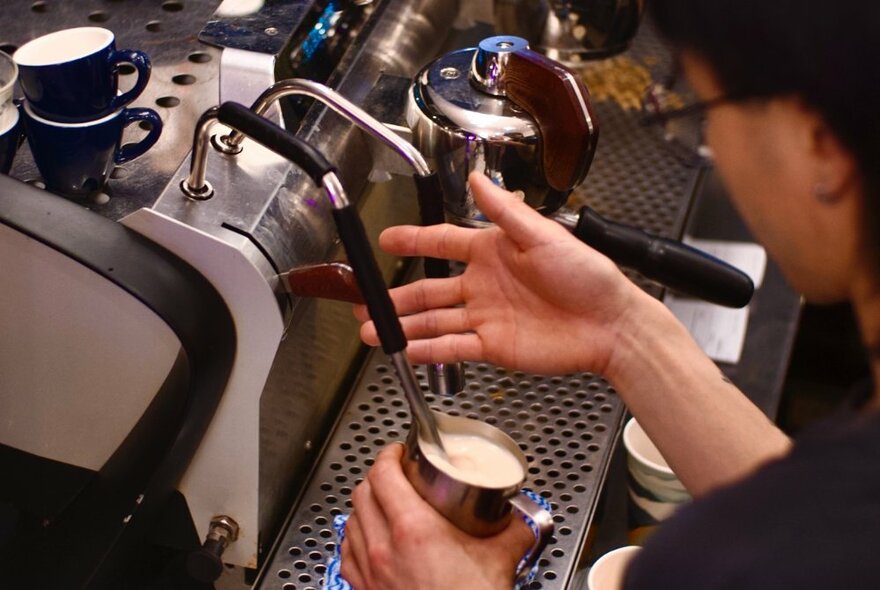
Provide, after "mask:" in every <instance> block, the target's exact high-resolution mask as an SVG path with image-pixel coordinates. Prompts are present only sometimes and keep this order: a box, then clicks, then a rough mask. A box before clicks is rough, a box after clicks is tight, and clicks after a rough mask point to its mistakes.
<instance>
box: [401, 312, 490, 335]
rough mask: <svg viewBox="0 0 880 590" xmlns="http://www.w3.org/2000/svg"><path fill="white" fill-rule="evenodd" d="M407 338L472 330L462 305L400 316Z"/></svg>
mask: <svg viewBox="0 0 880 590" xmlns="http://www.w3.org/2000/svg"><path fill="white" fill-rule="evenodd" d="M400 324H401V326H403V332H404V333H405V334H406V338H407V340H422V339H424V338H435V337H437V336H443V335H444V334H459V333H461V332H468V331H470V330H473V326H471V325H470V322H469V319H468V312H467V310H466V309H465V308H464V307H447V308H444V309H432V310H430V311H423V312H422V313H417V314H414V315H408V316H404V317H402V318H400Z"/></svg>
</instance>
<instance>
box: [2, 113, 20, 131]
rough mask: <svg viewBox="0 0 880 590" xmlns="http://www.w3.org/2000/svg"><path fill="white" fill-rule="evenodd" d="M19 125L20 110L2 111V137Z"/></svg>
mask: <svg viewBox="0 0 880 590" xmlns="http://www.w3.org/2000/svg"><path fill="white" fill-rule="evenodd" d="M16 123H18V109H16V108H11V109H6V110H5V111H3V110H0V135H3V134H5V133H6V132H8V131H9V130H10V129H12V128H13V127H15V124H16Z"/></svg>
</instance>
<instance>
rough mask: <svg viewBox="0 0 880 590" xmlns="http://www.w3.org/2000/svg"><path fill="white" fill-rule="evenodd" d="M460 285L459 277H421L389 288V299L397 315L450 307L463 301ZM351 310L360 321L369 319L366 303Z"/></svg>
mask: <svg viewBox="0 0 880 590" xmlns="http://www.w3.org/2000/svg"><path fill="white" fill-rule="evenodd" d="M461 286H462V282H461V278H460V277H450V278H448V279H422V280H420V281H416V282H414V283H409V284H407V285H403V286H401V287H396V288H394V289H391V299H392V300H393V301H394V309H395V310H396V311H397V314H398V315H406V314H410V313H417V312H420V311H425V310H426V309H435V308H437V307H452V306H454V305H458V304H459V303H464V293H462V291H461ZM353 312H354V317H356V318H357V319H358V320H360V321H361V322H366V321H367V320H369V319H370V312H369V310H368V309H367V306H366V305H356V306H354V309H353Z"/></svg>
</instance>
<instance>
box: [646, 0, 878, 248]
mask: <svg viewBox="0 0 880 590" xmlns="http://www.w3.org/2000/svg"><path fill="white" fill-rule="evenodd" d="M648 6H649V11H650V13H651V15H652V17H653V20H654V23H655V24H656V26H657V28H658V29H659V31H660V33H661V34H662V35H663V36H664V37H666V39H667V40H668V41H669V42H670V43H671V44H672V45H673V47H675V48H676V49H685V50H690V51H693V52H694V53H696V54H698V55H699V56H700V57H702V58H703V59H705V60H706V61H707V63H708V64H709V65H710V66H711V68H712V70H713V71H714V73H715V75H716V77H717V80H718V82H719V84H720V85H721V86H722V89H723V90H724V91H725V93H729V94H734V95H737V96H749V97H756V98H760V97H772V96H784V95H796V96H798V97H800V98H801V99H802V100H803V101H804V102H805V103H806V104H808V105H809V106H811V107H812V108H814V109H816V111H817V112H818V113H819V114H820V115H821V116H822V117H823V118H824V120H825V121H826V123H827V124H828V125H829V127H830V128H831V129H832V131H833V132H834V133H835V135H836V136H837V138H838V139H839V140H840V141H841V142H842V143H843V145H844V146H846V148H847V149H848V150H849V151H850V152H851V153H852V155H853V157H854V158H855V160H856V163H857V165H858V167H859V172H860V173H861V180H862V182H863V185H864V189H865V198H866V206H867V208H868V216H867V217H868V231H869V235H870V236H871V237H872V239H873V243H872V244H871V246H872V247H873V248H874V249H875V252H877V253H878V258H877V259H878V262H880V247H878V244H880V218H878V215H880V40H878V37H880V0H648Z"/></svg>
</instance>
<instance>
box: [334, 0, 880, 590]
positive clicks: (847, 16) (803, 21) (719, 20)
mask: <svg viewBox="0 0 880 590" xmlns="http://www.w3.org/2000/svg"><path fill="white" fill-rule="evenodd" d="M650 8H651V11H652V13H653V18H654V20H655V22H656V24H657V26H658V28H659V30H660V31H661V33H662V34H663V35H665V36H666V38H667V39H668V40H669V42H670V43H671V45H672V46H673V47H674V48H675V50H676V51H677V54H678V56H679V58H680V62H681V64H682V67H683V70H684V72H685V74H686V76H687V78H688V80H689V82H690V83H691V86H692V87H693V88H694V90H695V92H696V93H697V95H698V97H699V99H700V100H701V102H700V104H701V105H702V108H696V109H693V110H696V111H703V112H704V114H705V118H706V137H707V141H708V145H709V147H710V148H711V149H712V151H713V153H714V156H715V162H716V165H717V168H718V172H719V174H720V175H721V176H722V178H723V179H724V180H725V182H726V184H727V187H728V189H729V190H730V193H731V196H732V199H733V200H734V201H735V204H736V205H737V207H738V209H739V210H740V212H741V214H742V216H743V217H744V219H745V220H746V221H747V223H748V224H749V226H750V227H751V229H752V230H753V233H754V234H755V235H756V236H757V238H758V239H759V240H760V241H761V242H762V243H763V244H764V245H765V246H766V248H767V250H768V252H769V253H770V255H771V256H772V257H773V258H774V259H775V260H776V261H777V262H778V264H779V266H780V267H781V268H782V270H783V272H784V273H785V275H786V277H787V278H788V280H789V281H790V283H791V284H792V285H793V286H794V287H795V288H796V289H798V290H800V291H801V292H802V293H803V294H804V295H805V297H806V298H807V299H808V300H810V301H812V302H815V303H832V302H840V301H849V302H851V304H852V306H853V309H854V311H855V314H856V318H857V321H858V323H859V326H860V329H861V333H862V337H863V341H864V344H865V346H866V347H867V349H868V351H869V353H870V358H871V368H872V375H873V377H874V382H875V383H880V381H878V379H877V377H878V371H880V247H878V240H880V227H878V226H880V108H878V106H877V105H880V43H877V42H876V31H877V30H878V27H880V3H877V2H875V1H874V0H838V1H837V2H820V1H819V0H770V1H768V0H737V1H736V2H731V1H729V0H653V1H652V3H651V5H650ZM470 182H471V186H472V188H473V191H474V193H475V197H476V199H477V203H478V204H479V206H480V209H481V210H482V211H483V212H484V213H486V215H488V217H489V218H491V219H492V220H494V221H495V222H496V223H497V226H496V227H493V228H489V229H465V228H459V227H453V226H448V225H443V226H434V227H426V228H417V227H397V228H392V229H389V230H387V231H386V232H384V233H383V235H382V237H381V245H382V247H383V248H384V249H386V250H388V251H389V252H392V253H394V254H398V255H405V256H433V257H439V258H450V259H453V260H460V261H463V262H466V263H467V265H468V266H467V270H466V271H465V272H464V274H463V275H461V276H460V277H455V278H449V279H437V280H424V281H420V282H417V283H415V284H411V285H406V286H403V287H400V288H398V289H395V290H394V293H393V297H394V301H395V304H396V306H397V310H398V312H399V313H400V314H401V315H402V316H403V317H402V322H403V325H404V328H405V330H406V333H407V337H408V338H409V340H410V344H409V354H410V358H411V359H412V360H413V361H414V362H429V361H430V362H452V361H458V360H486V361H490V362H493V363H497V364H500V365H503V366H505V367H508V368H512V369H521V370H526V371H531V372H536V373H550V374H559V373H569V372H575V371H590V372H596V373H601V374H603V375H605V376H606V377H607V378H608V379H609V380H610V381H611V383H612V384H613V385H614V386H615V388H616V389H617V391H618V392H619V394H620V396H621V397H622V398H623V400H624V401H625V402H626V404H627V406H628V408H629V409H630V411H631V412H632V413H633V414H634V415H635V416H636V417H637V418H638V420H639V423H640V424H642V426H643V427H644V429H645V430H646V431H647V433H648V435H649V436H650V437H651V439H652V440H653V441H654V442H655V443H656V444H657V446H658V447H659V448H660V449H661V451H662V452H663V455H664V457H665V458H667V459H668V462H669V464H670V466H671V467H672V468H673V469H674V470H675V472H676V473H677V474H678V475H679V477H680V479H681V480H682V482H683V483H684V484H685V485H686V486H687V488H688V490H689V491H690V492H691V493H692V495H693V496H694V498H695V499H696V501H695V502H693V503H692V504H690V505H688V506H686V507H685V508H683V509H682V510H681V511H679V512H678V513H677V514H676V515H675V516H673V517H672V518H671V519H669V520H668V521H666V522H665V523H664V525H663V526H661V527H660V529H659V530H658V531H657V532H656V533H655V534H654V535H653V536H652V537H651V538H650V540H649V541H648V542H647V544H646V546H645V548H644V550H643V551H642V552H641V553H640V554H639V556H637V557H636V559H635V560H634V561H633V562H632V564H631V566H630V567H629V571H628V573H627V576H626V581H625V587H626V588H632V589H636V588H658V587H661V588H666V587H669V588H678V589H684V588H734V587H735V588H880V564H878V560H877V558H876V555H875V553H876V551H875V547H876V538H877V534H878V531H880V468H878V465H880V411H878V406H880V392H878V390H877V388H876V386H874V385H871V386H870V388H869V391H868V395H867V396H866V399H867V401H865V402H864V403H863V405H862V406H861V407H860V408H859V409H858V411H848V412H845V413H841V414H840V415H836V416H834V417H832V418H830V419H829V420H827V421H825V422H823V423H821V424H819V425H817V426H815V427H814V428H813V429H812V430H810V431H808V432H806V433H805V434H804V436H803V437H801V438H799V439H798V440H796V441H794V442H793V443H792V441H790V440H789V439H788V438H787V437H786V436H785V435H784V434H783V433H782V432H781V431H780V430H779V429H778V428H776V426H774V425H773V424H772V423H771V422H770V421H769V420H768V419H767V418H766V417H765V416H764V415H763V414H762V413H761V412H760V411H759V410H758V409H757V408H756V407H755V406H754V405H753V404H752V403H751V402H750V401H749V400H748V399H747V398H746V397H745V396H744V395H743V394H742V393H741V392H740V391H738V390H737V389H736V387H734V386H733V385H732V384H731V383H729V382H728V381H727V380H726V379H725V378H724V377H723V376H722V374H721V373H720V372H719V370H718V368H717V367H716V366H715V364H714V363H713V362H712V361H711V360H710V359H708V358H707V357H706V356H705V355H704V354H703V353H702V352H701V350H700V349H699V347H698V346H697V345H696V344H695V343H694V342H693V340H692V339H691V338H690V336H689V335H688V333H687V331H686V330H685V328H684V327H683V326H682V325H681V324H680V323H679V322H678V321H676V319H675V318H674V317H673V315H672V314H671V313H670V312H669V311H668V310H667V309H666V308H665V307H664V306H663V304H662V303H661V302H659V301H657V300H655V299H653V298H652V297H650V296H648V295H646V294H645V293H644V292H642V291H641V290H640V289H639V288H638V287H636V286H635V285H633V284H632V283H631V282H629V281H628V280H627V279H626V278H625V277H624V275H623V274H621V273H620V272H619V271H618V269H617V268H616V267H615V265H614V264H612V263H611V262H610V261H609V260H608V259H606V258H604V257H603V256H601V255H599V254H598V253H596V252H595V251H593V250H591V249H590V248H589V247H587V246H585V245H583V244H582V243H580V242H579V241H578V240H576V239H575V238H574V237H572V236H570V235H569V234H568V233H567V232H566V231H565V230H564V229H562V228H561V227H559V226H558V225H557V224H555V223H554V222H551V221H548V220H545V219H543V218H542V217H541V216H540V215H539V214H537V213H535V212H534V211H532V210H531V209H530V208H529V207H527V206H526V205H524V204H522V203H520V202H519V201H517V200H516V199H515V198H513V197H511V196H510V195H509V194H508V193H506V192H505V191H503V190H501V189H499V188H497V187H495V186H493V185H492V184H491V183H490V182H488V181H487V180H486V179H485V178H483V177H481V176H479V175H473V176H471V179H470ZM357 313H358V315H359V317H360V318H361V319H363V320H366V319H367V318H366V312H365V311H364V310H363V309H360V310H358V311H357ZM362 336H363V338H364V340H365V341H366V342H367V343H370V344H374V345H375V344H376V343H377V340H376V334H375V331H374V328H373V325H372V324H371V323H369V322H367V323H366V324H365V325H364V327H363V330H362ZM400 454H401V448H400V446H399V445H392V446H391V447H390V448H388V449H386V450H385V451H383V452H382V453H381V454H380V456H379V457H378V459H377V461H376V464H375V466H374V467H373V469H372V470H371V471H370V473H369V475H368V477H367V478H366V480H365V481H364V482H363V483H362V484H361V485H360V486H359V487H358V489H357V490H356V491H355V493H354V512H353V516H352V518H351V519H350V520H349V525H348V535H347V537H346V541H345V543H343V546H342V551H343V562H342V573H343V575H344V576H345V577H346V578H347V579H348V580H350V581H351V582H352V583H353V585H354V587H355V588H356V589H358V590H370V589H379V588H382V589H387V588H407V589H410V588H510V585H511V582H512V579H513V571H514V566H515V564H516V561H517V559H518V557H519V556H520V555H522V553H523V551H524V550H525V548H526V546H527V545H528V544H529V542H530V534H529V532H528V531H527V530H526V527H525V526H524V525H523V524H522V523H521V522H519V521H518V520H517V519H514V520H515V521H514V522H513V523H512V524H511V525H510V527H509V528H508V529H507V530H505V531H504V532H502V533H501V534H500V535H498V536H497V537H495V538H489V539H474V538H470V537H468V536H466V535H464V534H462V533H460V532H459V531H457V530H455V529H453V528H452V527H451V525H448V523H445V522H444V521H443V519H442V518H441V517H439V516H438V515H437V514H436V513H435V512H434V511H433V510H432V509H431V508H430V507H429V506H428V505H427V504H426V503H424V502H423V501H422V500H421V498H420V497H419V496H418V495H417V494H416V493H415V492H414V491H413V489H412V488H411V487H410V485H409V484H408V482H407V480H406V479H405V477H404V476H403V474H402V473H401V470H400V465H399V459H400Z"/></svg>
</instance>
